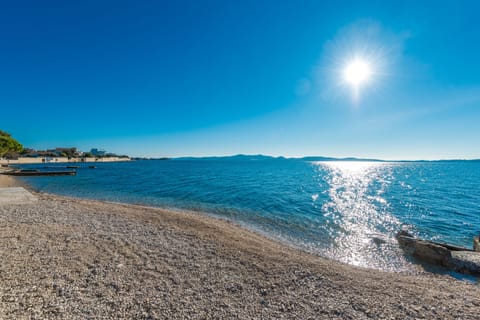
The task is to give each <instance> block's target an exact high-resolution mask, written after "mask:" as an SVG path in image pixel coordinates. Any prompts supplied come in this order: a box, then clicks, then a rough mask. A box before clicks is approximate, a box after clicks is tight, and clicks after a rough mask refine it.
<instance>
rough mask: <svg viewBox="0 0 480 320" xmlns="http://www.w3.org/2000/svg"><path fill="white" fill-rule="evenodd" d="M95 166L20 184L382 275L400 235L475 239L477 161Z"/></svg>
mask: <svg viewBox="0 0 480 320" xmlns="http://www.w3.org/2000/svg"><path fill="white" fill-rule="evenodd" d="M59 166H62V165H59ZM63 166H65V165H63ZM96 166H97V168H96V169H88V167H87V165H84V167H82V168H79V169H77V176H67V177H37V178H24V179H25V180H26V181H27V182H28V183H29V184H30V185H31V186H32V187H33V188H34V189H36V190H38V191H41V192H48V193H56V194H61V195H68V196H75V197H82V198H91V199H100V200H109V201H117V202H127V203H134V204H146V205H152V206H159V207H168V208H175V209H188V210H196V211H201V212H204V213H206V214H209V215H214V216H217V217H221V218H225V219H230V220H233V221H235V222H237V223H239V224H241V225H243V226H245V227H247V228H250V229H253V230H255V231H257V232H260V233H263V234H265V235H267V236H269V237H271V238H274V239H277V240H280V241H284V242H286V243H288V244H290V245H294V246H297V247H300V248H302V249H304V250H308V251H311V252H314V253H317V254H320V255H322V256H326V257H329V258H332V259H336V260H340V261H343V262H347V263H350V264H353V265H359V266H364V267H372V268H378V269H384V270H406V269H409V268H410V267H411V265H410V263H409V262H408V261H406V259H405V258H404V256H403V254H402V252H401V250H400V249H399V248H398V245H397V242H396V240H395V238H394V236H395V233H396V232H397V231H399V230H400V229H401V228H406V229H408V230H410V231H411V232H413V233H414V234H416V235H417V236H420V237H423V238H427V239H432V240H436V241H443V242H448V243H451V244H456V245H461V246H466V247H470V248H471V247H472V238H473V236H474V235H476V234H479V233H480V161H446V162H387V163H385V162H354V161H344V162H337V161H328V162H314V161H313V162H312V161H303V160H285V159H270V160H250V159H236V160H233V159H216V160H198V159H197V160H180V159H178V160H167V161H132V162H123V163H98V164H96ZM30 167H32V166H30ZM40 167H42V166H40Z"/></svg>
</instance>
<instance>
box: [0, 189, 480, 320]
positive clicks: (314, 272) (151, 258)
mask: <svg viewBox="0 0 480 320" xmlns="http://www.w3.org/2000/svg"><path fill="white" fill-rule="evenodd" d="M36 196H37V197H38V198H39V200H38V201H36V202H35V203H31V204H22V205H2V206H0V259H1V260H0V261H1V262H0V319H417V318H425V319H479V317H480V287H479V286H478V284H472V283H467V282H462V281H458V280H455V279H453V278H451V277H449V276H441V275H434V274H429V273H419V274H403V273H387V272H381V271H375V270H366V269H361V268H356V267H352V266H347V265H344V264H341V263H338V262H335V261H331V260H327V259H323V258H320V257H317V256H313V255H310V254H307V253H304V252H301V251H298V250H295V249H291V248H288V247H286V246H284V245H282V244H279V243H277V242H274V241H271V240H268V239H266V238H264V237H262V236H259V235H257V234H255V233H252V232H249V231H246V230H244V229H242V228H239V227H237V226H235V225H233V224H231V223H229V222H226V221H222V220H218V219H214V218H210V217H206V216H204V215H201V214H196V213H189V212H177V211H169V210H164V209H157V208H148V207H141V206H133V205H123V204H112V203H105V202H98V201H89V200H79V199H71V198H64V197H59V196H52V195H42V194H37V195H36Z"/></svg>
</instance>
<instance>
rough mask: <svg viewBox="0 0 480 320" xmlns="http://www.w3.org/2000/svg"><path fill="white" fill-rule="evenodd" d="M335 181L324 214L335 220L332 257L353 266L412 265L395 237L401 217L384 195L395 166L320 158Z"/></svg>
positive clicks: (320, 165) (332, 223)
mask: <svg viewBox="0 0 480 320" xmlns="http://www.w3.org/2000/svg"><path fill="white" fill-rule="evenodd" d="M315 165H317V166H318V169H319V170H321V171H322V172H323V173H324V174H325V173H326V177H327V178H326V182H327V183H328V185H329V189H328V191H327V192H328V198H329V200H328V201H326V202H325V203H324V204H323V206H322V213H323V215H324V216H325V217H326V218H327V220H328V221H329V222H330V225H329V226H328V232H329V234H330V237H331V239H332V245H331V246H330V247H329V248H328V249H327V252H326V255H327V256H329V257H331V258H333V259H336V260H340V261H343V262H346V263H349V264H353V265H357V266H363V267H370V268H378V269H384V270H385V269H387V270H405V269H409V263H408V262H407V261H406V260H405V259H404V257H403V255H402V253H401V251H400V249H399V248H398V245H397V242H396V240H395V233H396V232H397V231H398V230H399V229H400V225H401V223H400V221H399V220H398V219H396V218H395V217H394V216H393V215H392V214H390V213H389V204H388V202H387V201H386V200H385V198H383V197H382V195H383V193H384V192H385V189H386V188H387V187H388V185H389V183H390V182H391V181H392V170H391V169H392V165H393V164H387V163H382V162H363V161H362V162H360V161H348V162H347V161H338V162H337V161H331V162H316V163H315Z"/></svg>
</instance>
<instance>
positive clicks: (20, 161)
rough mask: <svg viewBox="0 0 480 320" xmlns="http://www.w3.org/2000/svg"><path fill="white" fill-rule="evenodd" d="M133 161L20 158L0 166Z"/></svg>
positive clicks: (98, 158) (117, 159)
mask: <svg viewBox="0 0 480 320" xmlns="http://www.w3.org/2000/svg"><path fill="white" fill-rule="evenodd" d="M121 161H131V159H130V158H129V157H82V158H68V157H36V158H33V157H19V158H17V159H3V158H0V165H10V164H42V163H82V162H85V163H86V162H121Z"/></svg>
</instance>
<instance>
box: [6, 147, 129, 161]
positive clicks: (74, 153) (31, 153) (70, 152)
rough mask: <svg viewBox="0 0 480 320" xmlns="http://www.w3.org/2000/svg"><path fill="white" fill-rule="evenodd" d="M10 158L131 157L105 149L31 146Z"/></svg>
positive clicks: (11, 155)
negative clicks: (36, 147) (40, 147)
mask: <svg viewBox="0 0 480 320" xmlns="http://www.w3.org/2000/svg"><path fill="white" fill-rule="evenodd" d="M8 157H9V158H10V159H15V158H19V157H28V158H38V157H41V158H59V157H63V158H65V157H66V158H69V159H71V158H105V157H107V158H108V157H117V158H129V156H127V155H117V154H115V153H111V152H107V151H105V150H101V149H97V148H92V149H90V151H80V150H78V149H77V148H55V149H48V150H35V149H30V148H25V149H23V150H22V151H21V152H20V153H16V154H11V153H10V154H8Z"/></svg>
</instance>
